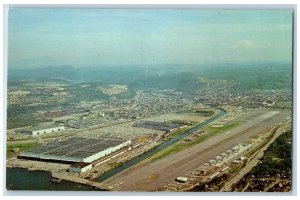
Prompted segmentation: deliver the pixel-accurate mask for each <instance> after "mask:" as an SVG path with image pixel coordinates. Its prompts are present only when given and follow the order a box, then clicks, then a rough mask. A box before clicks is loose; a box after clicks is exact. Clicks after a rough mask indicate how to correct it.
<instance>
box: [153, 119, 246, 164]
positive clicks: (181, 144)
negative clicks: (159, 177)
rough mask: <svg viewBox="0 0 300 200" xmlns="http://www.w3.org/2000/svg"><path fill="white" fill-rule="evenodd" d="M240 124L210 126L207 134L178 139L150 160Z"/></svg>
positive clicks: (177, 150)
mask: <svg viewBox="0 0 300 200" xmlns="http://www.w3.org/2000/svg"><path fill="white" fill-rule="evenodd" d="M239 124H240V122H235V123H232V124H229V125H227V126H223V127H220V128H212V127H210V126H209V127H207V128H205V129H204V130H205V131H207V132H208V133H207V134H205V135H202V136H199V137H193V140H192V141H188V142H183V141H182V140H181V141H178V142H176V143H175V144H173V145H171V146H169V147H167V148H165V149H164V150H161V151H159V152H158V153H156V154H154V155H153V156H151V157H149V158H148V159H150V161H154V160H158V159H161V158H163V157H165V156H168V155H170V154H173V153H177V152H180V151H183V150H185V149H187V148H189V147H192V146H194V145H196V144H199V143H200V142H203V141H205V140H207V139H209V138H211V137H213V136H215V135H216V134H219V133H223V132H225V131H228V130H230V129H232V128H234V127H236V126H238V125H239Z"/></svg>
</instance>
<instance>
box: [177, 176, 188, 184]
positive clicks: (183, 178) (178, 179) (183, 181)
mask: <svg viewBox="0 0 300 200" xmlns="http://www.w3.org/2000/svg"><path fill="white" fill-rule="evenodd" d="M188 180H189V179H188V178H187V177H184V176H178V177H177V178H176V181H177V182H179V183H185V182H187V181H188Z"/></svg>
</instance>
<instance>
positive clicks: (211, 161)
mask: <svg viewBox="0 0 300 200" xmlns="http://www.w3.org/2000/svg"><path fill="white" fill-rule="evenodd" d="M208 163H209V164H216V163H217V162H216V160H210V161H208Z"/></svg>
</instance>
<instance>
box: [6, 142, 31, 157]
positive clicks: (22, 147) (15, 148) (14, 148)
mask: <svg viewBox="0 0 300 200" xmlns="http://www.w3.org/2000/svg"><path fill="white" fill-rule="evenodd" d="M36 146H37V143H36V142H29V143H19V144H9V145H7V147H6V156H7V158H10V157H13V156H16V155H17V154H18V152H21V151H29V150H31V149H33V148H34V147H36Z"/></svg>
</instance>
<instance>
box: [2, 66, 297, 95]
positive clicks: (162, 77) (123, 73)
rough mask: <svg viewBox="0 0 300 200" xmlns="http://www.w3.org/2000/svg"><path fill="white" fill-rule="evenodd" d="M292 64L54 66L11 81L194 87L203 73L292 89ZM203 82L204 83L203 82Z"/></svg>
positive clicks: (245, 84) (12, 73) (11, 76)
mask: <svg viewBox="0 0 300 200" xmlns="http://www.w3.org/2000/svg"><path fill="white" fill-rule="evenodd" d="M291 75H292V65H291V64H288V63H259V64H257V63H248V64H230V63H227V64H216V65H210V66H184V65H162V66H150V67H149V66H148V67H145V66H142V67H140V66H111V67H85V68H75V67H72V66H50V67H44V68H37V69H19V70H9V71H8V85H14V84H17V83H18V82H19V81H20V80H32V81H51V80H54V81H68V82H70V81H71V82H73V81H75V82H78V81H79V82H87V81H88V82H93V81H97V82H99V83H101V84H126V85H129V86H130V88H132V89H175V90H178V91H182V90H184V91H186V90H193V89H194V88H195V87H199V86H201V84H200V83H199V81H198V78H199V77H202V78H205V79H209V80H230V81H234V82H235V83H236V85H237V89H241V90H245V89H247V90H248V89H250V90H251V89H291V80H292V79H291ZM199 84H200V85H199Z"/></svg>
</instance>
